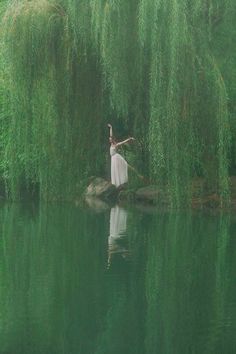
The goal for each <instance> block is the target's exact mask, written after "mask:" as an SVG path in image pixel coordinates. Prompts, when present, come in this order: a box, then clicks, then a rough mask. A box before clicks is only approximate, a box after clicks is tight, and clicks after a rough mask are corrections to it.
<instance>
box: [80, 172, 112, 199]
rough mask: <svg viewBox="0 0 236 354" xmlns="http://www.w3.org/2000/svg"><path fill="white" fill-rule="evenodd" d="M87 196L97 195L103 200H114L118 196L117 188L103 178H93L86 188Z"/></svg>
mask: <svg viewBox="0 0 236 354" xmlns="http://www.w3.org/2000/svg"><path fill="white" fill-rule="evenodd" d="M85 197H96V198H101V199H103V200H112V199H115V198H116V197H117V188H116V187H115V186H114V185H113V184H111V183H110V182H108V181H106V180H105V179H103V178H100V177H96V178H93V179H92V181H91V183H90V184H89V186H88V187H87V189H86V192H85Z"/></svg>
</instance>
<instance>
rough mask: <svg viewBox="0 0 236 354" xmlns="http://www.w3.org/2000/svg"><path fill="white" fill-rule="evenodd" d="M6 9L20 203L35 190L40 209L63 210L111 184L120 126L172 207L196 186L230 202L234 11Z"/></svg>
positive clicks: (52, 2)
mask: <svg viewBox="0 0 236 354" xmlns="http://www.w3.org/2000/svg"><path fill="white" fill-rule="evenodd" d="M7 3H8V6H7V10H6V12H5V15H4V17H3V21H2V28H3V29H4V31H3V32H4V33H3V36H2V40H3V41H4V48H2V47H1V53H4V56H3V57H4V74H2V73H1V77H2V75H5V76H4V77H6V78H5V79H4V84H3V88H4V91H5V92H10V93H11V94H10V101H9V100H8V101H9V102H10V104H9V102H8V103H7V105H5V103H4V104H3V105H4V107H7V111H8V117H10V118H9V119H8V120H7V122H8V124H7V126H6V127H5V128H4V134H5V137H6V139H5V140H3V143H2V152H1V156H3V159H2V161H4V162H1V166H3V168H4V173H3V174H4V176H7V178H6V183H7V186H8V189H9V190H10V195H11V196H12V197H13V198H16V197H17V196H19V193H20V191H21V189H22V186H29V187H30V190H32V186H35V188H36V189H39V190H40V195H41V196H42V197H43V198H44V199H60V198H66V199H68V198H70V197H72V196H73V195H74V193H76V192H77V190H78V184H79V185H80V184H81V183H82V184H83V181H85V180H86V178H87V176H88V175H91V174H101V173H104V170H105V169H104V161H105V157H104V155H105V151H106V150H105V149H107V145H106V135H105V133H106V132H105V126H106V122H107V121H108V120H110V118H111V117H114V116H116V117H117V118H116V123H117V125H118V124H119V125H120V126H121V127H123V129H125V130H129V131H130V132H131V131H132V134H133V135H135V136H136V137H137V138H138V140H139V141H140V144H139V147H140V149H138V151H137V153H139V154H141V157H139V159H138V161H137V164H138V165H139V166H140V165H141V162H143V169H144V170H145V174H146V175H149V177H150V178H151V179H152V180H154V181H157V183H159V182H161V183H162V184H163V182H164V183H165V184H166V187H167V188H168V189H169V191H170V193H171V196H172V203H173V205H175V206H179V205H181V203H183V202H185V203H186V202H187V201H188V200H189V197H190V195H191V188H190V185H191V179H192V177H194V176H196V175H201V176H204V177H205V179H206V181H207V185H208V188H209V186H210V187H211V189H213V190H214V191H216V192H218V193H219V194H220V195H221V197H222V201H224V200H227V199H228V196H229V183H228V176H229V172H228V170H229V164H231V166H232V165H233V164H234V161H235V155H236V154H235V153H234V152H233V153H232V152H231V143H232V142H233V144H234V141H235V134H236V127H235V123H234V119H233V118H234V116H235V99H236V90H235V84H234V82H235V80H233V78H235V74H236V71H235V63H236V58H235V55H232V51H233V48H234V46H233V40H234V38H235V29H234V17H235V13H236V5H235V3H234V2H233V0H224V1H222V0H221V1H219V0H211V1H208V2H206V1H204V0H197V1H193V0H190V1H189V0H181V1H177V0H174V1H173V0H165V1H164V0H158V1H151V0H130V1H126V2H122V1H115V0H113V1H105V0H89V1H88V0H86V1H85V0H81V1H75V0H34V1H26V0H15V1H13V0H12V1H8V2H7ZM225 37H227V43H228V46H227V49H225V44H224V43H225ZM228 63H229V64H228ZM231 73H232V75H233V76H231ZM4 95H5V93H4ZM4 109H5V108H4ZM3 151H4V153H3ZM229 152H231V155H230V156H229ZM2 154H3V155H2ZM229 158H231V161H230V160H229ZM143 174H144V173H143Z"/></svg>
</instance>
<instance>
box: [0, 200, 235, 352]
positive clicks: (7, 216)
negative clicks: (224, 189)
mask: <svg viewBox="0 0 236 354" xmlns="http://www.w3.org/2000/svg"><path fill="white" fill-rule="evenodd" d="M91 206H92V207H93V209H90V208H86V207H83V208H80V207H75V206H70V205H60V206H56V205H48V206H46V205H44V206H40V207H36V206H32V205H24V206H22V205H5V206H1V208H0V353H1V354H33V353H37V354H38V353H43V354H47V353H48V354H54V353H55V354H62V353H63V354H74V353H76V354H90V353H91V354H118V353H119V354H121V353H124V354H126V353H127V354H133V353H135V354H152V353H159V354H198V353H199V354H205V353H206V354H211V353H212V354H226V353H227V354H233V353H236V340H235V330H236V296H235V295H236V283H235V269H236V268H235V265H236V257H235V246H236V240H235V231H236V218H235V216H230V215H228V214H225V215H219V214H218V215H216V216H213V215H206V214H199V213H198V214H196V213H195V214H191V213H186V212H182V213H174V212H172V213H170V212H158V213H152V212H147V211H146V210H138V209H135V208H133V209H129V210H126V209H124V208H119V207H115V208H113V209H111V210H110V209H106V206H104V205H95V206H94V204H92V205H91ZM94 207H95V209H94Z"/></svg>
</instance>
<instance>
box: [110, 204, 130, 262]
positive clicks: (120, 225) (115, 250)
mask: <svg viewBox="0 0 236 354" xmlns="http://www.w3.org/2000/svg"><path fill="white" fill-rule="evenodd" d="M126 227H127V212H126V210H125V209H123V208H120V207H119V206H118V205H116V206H115V207H113V208H111V212H110V234H109V238H108V268H109V267H110V265H111V261H112V257H113V256H114V255H119V256H122V257H123V258H127V257H128V256H129V251H128V249H127V247H126V243H127V240H126Z"/></svg>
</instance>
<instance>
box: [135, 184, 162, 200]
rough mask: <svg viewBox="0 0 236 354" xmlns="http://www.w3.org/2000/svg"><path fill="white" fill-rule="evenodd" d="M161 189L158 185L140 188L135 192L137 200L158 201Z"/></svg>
mask: <svg viewBox="0 0 236 354" xmlns="http://www.w3.org/2000/svg"><path fill="white" fill-rule="evenodd" d="M158 197H159V191H158V189H157V186H147V187H142V188H139V189H138V190H137V191H136V193H135V198H136V200H142V201H146V202H148V203H157V200H158Z"/></svg>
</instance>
